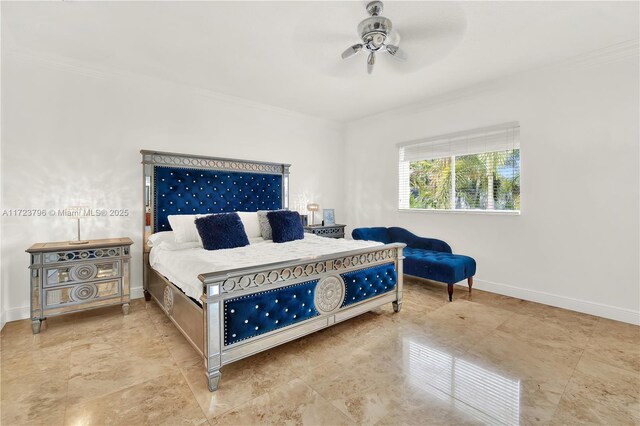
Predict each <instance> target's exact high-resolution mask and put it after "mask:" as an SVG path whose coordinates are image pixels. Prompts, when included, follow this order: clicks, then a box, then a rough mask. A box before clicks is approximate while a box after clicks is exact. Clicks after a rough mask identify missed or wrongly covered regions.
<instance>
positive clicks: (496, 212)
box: [398, 209, 520, 216]
mask: <svg viewBox="0 0 640 426" xmlns="http://www.w3.org/2000/svg"><path fill="white" fill-rule="evenodd" d="M398 211H399V212H400V213H438V214H441V213H453V214H480V215H482V214H488V215H499V216H520V210H444V209H398Z"/></svg>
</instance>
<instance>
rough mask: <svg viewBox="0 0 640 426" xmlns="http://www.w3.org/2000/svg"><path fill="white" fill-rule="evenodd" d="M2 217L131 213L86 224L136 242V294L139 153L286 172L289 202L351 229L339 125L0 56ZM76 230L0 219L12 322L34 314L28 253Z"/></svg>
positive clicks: (58, 222)
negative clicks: (282, 167)
mask: <svg viewBox="0 0 640 426" xmlns="http://www.w3.org/2000/svg"><path fill="white" fill-rule="evenodd" d="M2 74H3V75H2V123H3V127H2V190H3V200H2V201H3V208H4V209H17V208H44V209H61V208H64V207H65V206H69V205H74V204H78V203H82V204H85V205H89V206H93V207H95V208H127V209H129V211H130V212H131V214H130V216H129V217H126V218H118V217H113V218H91V219H87V220H84V221H83V222H82V230H83V238H106V237H118V236H128V237H131V238H132V239H133V240H134V246H133V252H132V256H133V265H132V294H135V295H138V296H139V295H140V294H141V285H142V284H141V282H142V261H141V258H142V252H141V247H142V245H141V242H142V231H141V224H142V220H143V219H142V214H143V213H142V198H141V197H142V166H141V165H140V160H141V156H140V154H139V151H140V149H156V150H163V151H172V152H183V153H190V154H203V155H210V156H221V157H231V158H241V159H253V160H262V161H274V162H285V163H291V164H292V167H291V180H290V190H291V196H292V197H291V200H292V201H295V200H296V199H297V196H299V195H301V194H304V196H305V197H306V198H307V199H308V200H310V201H316V202H318V203H319V204H320V205H321V208H323V207H329V208H335V209H336V215H337V218H338V219H340V218H341V217H342V220H344V215H345V211H344V204H343V201H344V192H343V184H342V181H343V170H344V160H343V156H342V152H343V145H342V143H343V141H342V136H343V130H344V129H343V127H342V126H341V125H337V124H336V123H332V122H328V121H322V120H317V119H314V118H310V117H307V116H303V115H301V114H297V113H290V112H286V111H283V110H278V109H275V108H270V107H266V106H260V105H255V104H253V103H249V102H246V103H245V102H242V101H234V100H230V99H229V98H225V97H221V96H218V95H215V96H214V95H213V94H207V93H204V92H202V91H197V90H195V89H189V88H185V87H180V86H176V85H171V84H168V83H163V82H159V81H151V80H145V79H141V78H137V77H135V78H134V77H130V76H129V77H127V76H116V75H110V74H108V73H104V72H100V71H97V72H96V71H95V70H87V69H78V68H74V67H72V66H68V65H65V64H60V63H51V62H47V61H44V60H40V59H35V58H30V57H29V56H25V55H21V54H18V55H16V54H8V53H7V52H6V51H5V52H3V63H2ZM74 227H75V222H74V221H71V220H68V219H64V218H55V217H42V218H24V217H22V218H10V217H9V218H8V217H3V218H2V265H1V266H2V286H3V287H4V288H5V293H4V304H5V305H4V306H5V308H6V314H7V320H9V321H11V320H15V319H18V318H25V317H27V316H28V315H29V313H28V305H29V281H28V272H27V267H28V265H29V257H28V255H27V254H26V253H25V251H24V250H25V249H27V248H28V247H29V246H30V245H31V244H33V243H35V242H43V241H65V240H69V239H72V238H74V237H75V233H74V232H75V228H74Z"/></svg>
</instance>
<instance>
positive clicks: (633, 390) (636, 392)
mask: <svg viewBox="0 0 640 426" xmlns="http://www.w3.org/2000/svg"><path fill="white" fill-rule="evenodd" d="M563 396H564V397H565V398H566V399H567V400H569V401H578V400H589V401H594V402H597V403H598V404H599V405H602V406H607V407H609V408H611V409H612V410H618V411H620V412H624V413H626V414H627V415H628V416H629V417H630V418H634V419H635V421H636V422H637V423H639V424H640V375H639V374H638V373H635V372H632V371H627V370H623V369H620V368H617V367H614V366H611V365H608V364H604V363H601V362H599V361H595V360H593V359H592V358H589V357H582V359H581V360H580V362H579V363H578V366H577V367H576V370H575V371H574V373H573V375H572V377H571V380H570V381H569V384H568V385H567V387H566V389H565V392H564V395H563Z"/></svg>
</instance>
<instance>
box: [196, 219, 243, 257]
mask: <svg viewBox="0 0 640 426" xmlns="http://www.w3.org/2000/svg"><path fill="white" fill-rule="evenodd" d="M195 222H196V228H197V229H198V234H200V239H201V240H202V245H203V246H204V248H205V249H206V250H221V249H229V248H235V247H244V246H247V245H249V238H247V233H246V232H245V230H244V225H243V224H242V220H240V216H238V213H222V214H212V215H209V216H205V217H201V218H198V219H196V220H195Z"/></svg>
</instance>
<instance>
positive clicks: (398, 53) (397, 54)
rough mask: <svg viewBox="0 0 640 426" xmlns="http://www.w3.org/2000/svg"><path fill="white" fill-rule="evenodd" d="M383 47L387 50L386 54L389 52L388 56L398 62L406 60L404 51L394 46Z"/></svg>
mask: <svg viewBox="0 0 640 426" xmlns="http://www.w3.org/2000/svg"><path fill="white" fill-rule="evenodd" d="M385 47H386V48H387V52H389V54H390V55H391V56H393V57H394V58H396V59H398V60H400V61H406V60H407V54H406V53H405V51H404V50H402V49H400V48H399V47H398V46H394V45H393V44H387V45H386V46H385Z"/></svg>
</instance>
